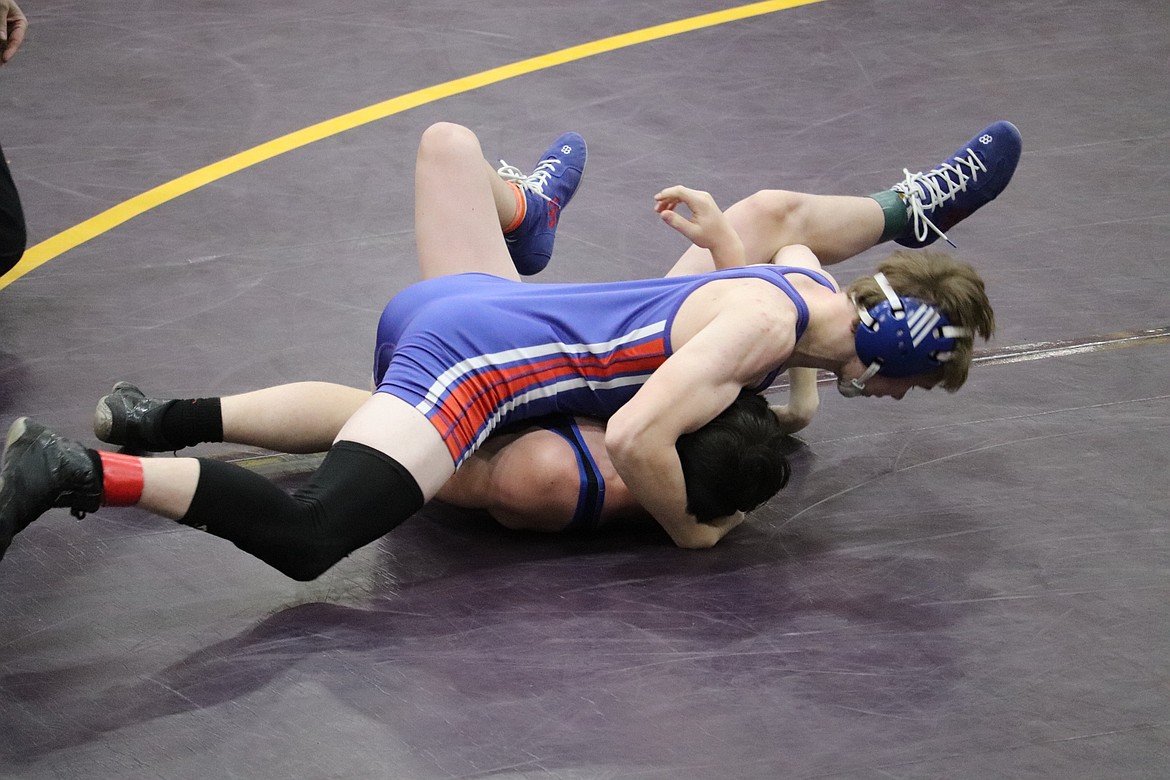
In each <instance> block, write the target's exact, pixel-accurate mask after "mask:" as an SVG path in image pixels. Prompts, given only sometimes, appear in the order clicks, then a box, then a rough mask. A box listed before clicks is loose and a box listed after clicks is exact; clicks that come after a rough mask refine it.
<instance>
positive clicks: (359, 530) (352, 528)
mask: <svg viewBox="0 0 1170 780" xmlns="http://www.w3.org/2000/svg"><path fill="white" fill-rule="evenodd" d="M422 506H423V494H422V491H421V490H420V489H419V486H418V482H417V481H415V479H414V477H412V476H411V474H410V472H408V471H407V470H406V469H405V468H404V467H403V466H402V465H401V464H400V463H398V462H397V461H396V460H394V459H393V458H391V457H390V456H388V455H386V454H384V453H382V452H379V451H377V450H375V449H373V448H371V447H367V446H365V445H364V444H356V443H354V442H344V441H343V442H338V443H337V444H335V445H333V448H332V449H330V451H329V453H328V454H327V455H326V456H325V460H324V462H323V463H322V464H321V466H320V468H318V469H317V471H316V472H314V474H313V475H312V476H311V477H310V478H309V481H308V482H307V483H306V484H305V485H304V486H303V487H301V488H300V489H299V490H297V491H296V492H295V493H293V494H292V495H291V496H290V495H288V494H286V493H285V492H284V491H282V490H280V489H279V488H278V487H276V486H275V485H273V484H272V483H271V482H269V481H268V480H267V479H264V478H263V477H261V476H259V475H257V474H254V473H252V472H250V471H247V470H246V469H243V468H240V467H238V466H233V465H231V464H227V463H221V462H219V461H214V460H204V459H200V474H199V485H198V487H197V488H196V490H195V496H194V498H193V499H192V500H191V507H190V509H188V511H187V514H186V515H185V516H184V517H183V519H182V520H181V521H180V522H182V523H184V524H185V525H190V526H193V527H195V528H199V529H200V530H203V531H206V532H208V533H210V534H214V535H215V536H219V537H221V538H223V539H227V540H228V541H230V542H232V543H233V544H235V545H236V546H237V547H239V548H240V549H241V550H244V551H245V552H248V553H251V554H252V555H255V556H256V557H257V558H260V559H261V560H262V561H264V562H265V563H267V564H269V565H270V566H273V567H275V568H276V569H278V570H279V571H281V572H282V573H284V574H285V575H287V576H289V577H291V578H293V579H295V580H300V581H307V580H312V579H316V578H317V577H319V576H320V575H321V574H323V573H324V572H325V571H326V570H328V569H329V568H330V567H331V566H333V565H334V564H335V563H337V562H338V561H339V560H341V559H342V558H344V557H345V556H347V555H349V554H350V553H351V552H353V551H354V550H356V549H358V548H359V547H364V546H365V545H367V544H369V543H370V542H372V541H374V540H375V539H378V538H380V537H381V536H384V535H385V534H387V533H389V532H390V531H391V530H393V529H394V528H395V527H397V526H398V525H399V524H400V523H402V521H404V520H406V519H407V518H408V517H410V516H411V515H413V514H414V513H415V512H417V511H418V510H419V509H421V508H422Z"/></svg>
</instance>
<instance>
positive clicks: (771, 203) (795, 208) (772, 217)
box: [742, 190, 812, 230]
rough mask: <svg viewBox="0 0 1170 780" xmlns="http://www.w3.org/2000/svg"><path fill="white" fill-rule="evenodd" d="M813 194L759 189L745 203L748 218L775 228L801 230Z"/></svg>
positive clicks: (758, 223)
mask: <svg viewBox="0 0 1170 780" xmlns="http://www.w3.org/2000/svg"><path fill="white" fill-rule="evenodd" d="M811 197H812V196H810V195H807V194H805V193H803V192H792V191H790V190H759V191H758V192H755V193H753V194H751V195H749V196H748V197H747V198H745V199H744V200H743V201H742V203H743V209H744V210H745V212H746V214H747V216H748V218H749V219H750V220H751V221H752V222H753V223H755V224H757V225H760V226H768V227H770V228H772V229H774V230H800V229H801V226H802V224H803V222H804V221H805V219H806V218H807V214H808V211H809V206H810V199H811Z"/></svg>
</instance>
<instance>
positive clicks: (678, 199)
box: [654, 185, 747, 268]
mask: <svg viewBox="0 0 1170 780" xmlns="http://www.w3.org/2000/svg"><path fill="white" fill-rule="evenodd" d="M680 204H681V205H683V206H686V207H687V210H688V211H690V213H691V215H690V217H687V216H684V215H683V214H680V213H679V211H678V207H679V205H680ZM654 210H655V211H656V212H658V214H659V215H661V217H662V221H663V222H665V223H666V224H668V225H670V226H671V227H672V228H674V229H675V230H677V231H678V232H680V233H682V234H683V235H684V236H686V237H687V238H688V239H690V241H691V243H692V244H694V245H695V246H697V247H701V248H703V249H706V250H708V251H709V252H710V253H711V257H712V259H714V261H715V267H716V268H735V267H738V266H742V265H744V264H745V263H746V262H747V255H746V253H745V252H744V248H743V242H742V241H741V240H740V238H739V234H738V233H736V232H735V228H733V227H732V226H731V222H730V221H729V220H728V219H727V216H726V215H725V214H724V213H723V212H722V211H721V210H720V208H719V206H718V205H716V203H715V199H714V198H712V197H711V194H710V193H708V192H703V191H702V190H692V189H691V188H690V187H682V186H677V185H676V186H674V187H667V188H666V189H664V190H663V191H662V192H660V193H658V194H657V195H655V196H654Z"/></svg>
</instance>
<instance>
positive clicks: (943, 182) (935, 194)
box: [892, 148, 987, 246]
mask: <svg viewBox="0 0 1170 780" xmlns="http://www.w3.org/2000/svg"><path fill="white" fill-rule="evenodd" d="M964 168H966V170H964ZM967 171H970V174H969V175H968V173H967ZM902 173H904V174H905V175H906V178H905V179H903V180H902V181H900V182H898V183H897V184H895V185H894V186H893V188H892V189H893V190H894V192H897V193H899V194H900V195H902V196H903V199H904V200H905V201H906V203H907V204H909V209H910V220H911V222H913V223H914V237H915V238H916V239H917V240H919V241H925V240H926V236H927V234H928V233H929V231H932V230H933V231H934V232H935V233H938V235H939V238H941V239H942V240H944V241H946V242H947V243H948V244H950V245H951V246H955V242H954V241H951V240H950V239H949V238H947V234H946V233H944V232H942V231H941V230H940V229H939V228H938V226H936V225H935V224H934V223H933V222H931V221H930V218H929V217H927V216H926V215H927V213H928V212H931V211H934V210H935V209H936V208H938V207H939V206H941V205H943V204H945V203H946V202H947V201H948V200H951V199H952V198H954V197H955V196H956V195H958V194H959V193H960V192H964V191H965V190H966V189H967V185H968V184H969V183H970V182H973V181H979V174H980V173H987V166H986V165H984V164H983V161H982V160H980V159H979V157H978V156H977V155H976V154H975V152H973V151H971V149H970V148H968V149H967V156H966V157H957V158H956V159H955V160H954V162H953V163H952V162H945V163H943V164H942V165H939V166H938V167H937V168H932V169H931V170H930V171H929V172H927V173H910V170H909V169H908V168H903V169H902Z"/></svg>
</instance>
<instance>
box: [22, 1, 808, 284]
mask: <svg viewBox="0 0 1170 780" xmlns="http://www.w3.org/2000/svg"><path fill="white" fill-rule="evenodd" d="M819 2H823V0H769V2H762V3H751V4H750V5H742V6H738V7H736V8H728V9H726V10H723V11H715V12H713V13H709V14H702V15H700V16H692V17H690V18H689V19H680V20H678V21H675V22H668V23H666V24H659V25H655V26H654V27H647V28H645V29H642V30H635V31H633V32H628V33H623V34H621V35H614V36H612V37H610V38H602V39H601V40H597V41H593V42H591V43H583V44H580V45H579V46H571V47H569V48H567V49H561V50H560V51H555V52H551V53H549V54H542V55H541V56H539V57H532V58H530V59H527V60H520V61H519V62H513V63H511V64H509V65H503V66H501V67H498V68H492V69H491V70H485V71H483V72H481V73H475V74H473V75H470V76H464V77H463V78H459V79H455V80H454V81H448V82H445V83H443V84H436V85H434V86H431V87H426V88H424V89H420V90H417V91H415V92H410V93H408V94H405V95H400V96H399V97H396V98H391V99H390V100H386V101H383V102H381V103H375V104H374V105H372V106H367V107H366V108H362V109H358V110H357V111H351V112H350V113H348V114H342V115H341V116H338V117H334V118H333V119H328V120H326V121H324V122H319V123H317V124H315V125H310V126H309V127H306V128H304V129H302V130H297V131H296V132H293V133H289V134H288V135H284V136H281V137H279V138H275V139H273V140H271V141H268V142H266V143H263V144H260V145H259V146H256V147H253V148H251V149H248V150H246V151H243V152H240V153H239V154H234V155H232V156H231V157H228V158H226V159H223V160H220V161H219V162H217V163H213V164H211V165H208V166H207V167H205V168H200V169H199V170H196V171H192V172H191V173H188V174H186V175H184V176H180V177H179V178H177V179H174V180H172V181H169V182H167V183H166V184H162V185H159V186H158V187H155V188H154V189H151V190H147V191H146V192H144V193H142V194H141V195H137V196H135V197H133V198H131V199H130V200H127V201H125V202H123V203H119V204H118V205H117V206H114V207H113V208H110V209H108V210H106V211H103V212H102V213H100V214H98V215H96V216H94V217H91V218H89V219H87V220H85V221H84V222H81V223H79V224H77V225H74V226H73V227H71V228H69V229H68V230H63V231H61V232H60V233H58V234H56V235H55V236H51V237H50V238H47V239H45V240H44V241H42V242H40V243H39V244H37V245H35V246H32V247H30V248H29V249H28V251H27V252H25V254H24V258H23V259H22V260H21V261H20V262H19V263H18V264H17V265H16V267H15V268H13V269H12V271H10V272H9V273H8V274H5V275H4V277H2V278H0V290H3V289H4V288H5V287H7V286H8V285H10V284H11V283H12V282H14V281H16V280H17V279H19V278H20V277H22V276H24V275H25V274H27V273H28V272H30V271H32V270H33V269H34V268H39V267H40V266H42V265H44V264H45V263H47V262H49V261H50V260H52V259H53V258H55V257H58V256H60V255H62V254H64V253H65V252H68V251H69V250H70V249H73V248H75V247H78V246H80V245H81V244H84V243H85V242H86V241H89V240H90V239H92V238H96V237H97V236H100V235H101V234H102V233H105V232H106V231H108V230H112V229H113V228H115V227H117V226H118V225H121V224H122V223H123V222H126V221H128V220H130V219H133V218H134V217H137V216H138V215H139V214H143V213H145V212H147V211H149V210H150V209H153V208H155V207H156V206H160V205H162V204H163V203H166V202H167V201H170V200H173V199H175V198H177V197H179V196H180V195H186V194H187V193H188V192H191V191H193V190H196V189H198V188H200V187H202V186H204V185H206V184H210V183H212V182H214V181H218V180H219V179H222V178H224V177H225V176H230V175H231V174H233V173H237V172H239V171H242V170H244V169H245V168H248V167H251V166H253V165H257V164H259V163H262V162H264V161H265V160H269V159H272V158H273V157H276V156H277V155H281V154H284V153H285V152H289V151H292V150H293V149H299V148H300V147H302V146H307V145H308V144H311V143H313V142H314V141H320V140H321V139H323V138H329V137H330V136H334V135H337V134H339V133H343V132H345V131H346V130H350V129H352V128H355V127H360V126H361V125H365V124H369V123H370V122H374V121H376V120H378V119H384V118H386V117H388V116H393V115H394V114H399V113H402V112H403V111H408V110H410V109H412V108H417V107H419V106H422V105H426V104H428V103H433V102H435V101H438V100H442V99H443V98H447V97H451V96H452V95H459V94H462V93H464V92H471V91H472V90H476V89H479V88H480V87H486V86H488V85H491V84H496V83H498V82H501V81H505V80H507V79H511V78H516V77H517V76H523V75H526V74H529V73H534V72H536V71H539V70H546V69H548V68H554V67H556V66H558V65H564V64H565V63H569V62H575V61H576V60H582V59H585V58H586V57H593V56H596V55H598V54H605V53H606V52H611V51H615V50H617V49H624V48H626V47H629V46H635V45H637V44H640V43H647V42H649V41H656V40H659V39H662V38H668V37H670V36H672V35H680V34H682V33H686V32H692V31H694V30H699V29H702V28H704V27H714V26H716V25H720V24H726V23H728V22H734V21H738V20H741V19H748V18H751V17H753V16H761V15H763V14H769V13H773V12H775V11H781V10H784V9H787V8H795V7H797V6H802V5H810V4H812V3H819Z"/></svg>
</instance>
